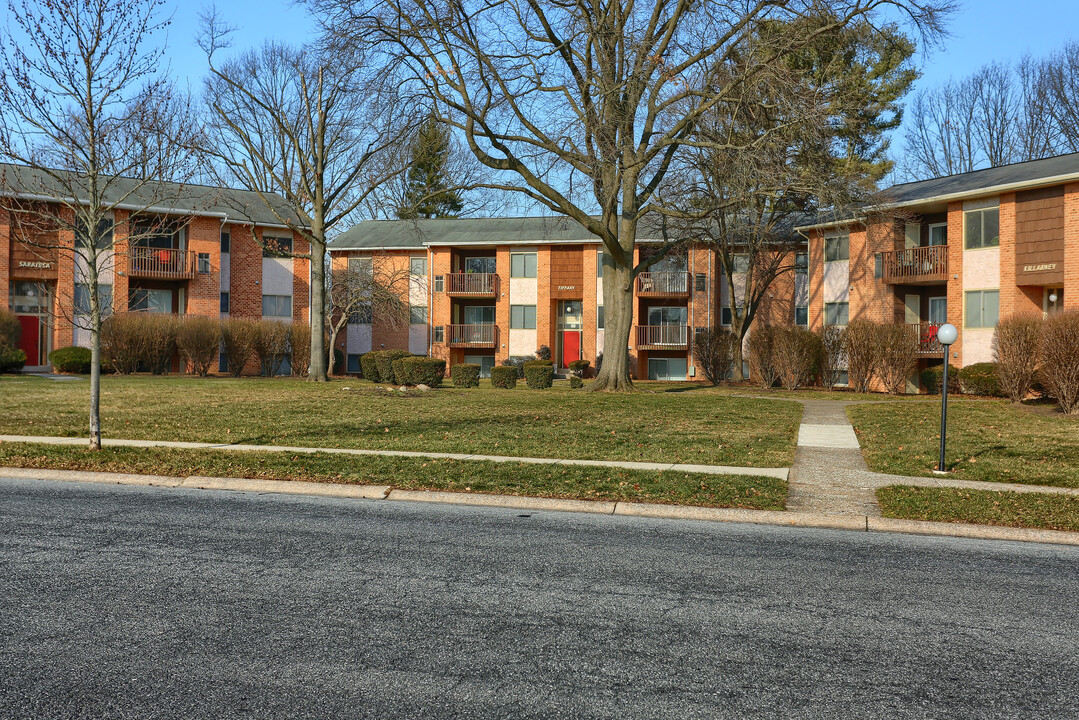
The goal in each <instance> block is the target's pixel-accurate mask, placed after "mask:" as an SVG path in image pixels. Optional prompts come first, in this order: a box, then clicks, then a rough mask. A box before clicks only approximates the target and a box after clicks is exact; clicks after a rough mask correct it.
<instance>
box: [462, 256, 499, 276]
mask: <svg viewBox="0 0 1079 720" xmlns="http://www.w3.org/2000/svg"><path fill="white" fill-rule="evenodd" d="M465 272H466V273H487V274H488V275H494V274H495V273H496V272H498V271H497V270H496V269H495V259H494V258H493V257H470V258H465Z"/></svg>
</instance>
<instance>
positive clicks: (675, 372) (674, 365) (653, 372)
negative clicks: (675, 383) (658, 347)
mask: <svg viewBox="0 0 1079 720" xmlns="http://www.w3.org/2000/svg"><path fill="white" fill-rule="evenodd" d="M687 367H688V362H687V360H686V358H648V379H649V380H685V379H687V373H686V370H687Z"/></svg>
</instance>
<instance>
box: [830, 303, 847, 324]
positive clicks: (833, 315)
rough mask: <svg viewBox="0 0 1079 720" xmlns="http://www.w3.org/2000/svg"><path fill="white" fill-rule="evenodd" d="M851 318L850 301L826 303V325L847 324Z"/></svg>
mask: <svg viewBox="0 0 1079 720" xmlns="http://www.w3.org/2000/svg"><path fill="white" fill-rule="evenodd" d="M849 319H850V303H845V302H831V303H824V324H825V325H840V326H842V325H846V324H847V322H848V321H849Z"/></svg>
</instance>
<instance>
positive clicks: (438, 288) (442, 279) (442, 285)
mask: <svg viewBox="0 0 1079 720" xmlns="http://www.w3.org/2000/svg"><path fill="white" fill-rule="evenodd" d="M445 291H446V276H445V275H435V292H437V293H440V292H445Z"/></svg>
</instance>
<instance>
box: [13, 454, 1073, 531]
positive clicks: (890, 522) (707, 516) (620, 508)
mask: <svg viewBox="0 0 1079 720" xmlns="http://www.w3.org/2000/svg"><path fill="white" fill-rule="evenodd" d="M0 478H11V479H22V480H45V481H60V482H84V483H86V482H89V483H103V484H111V485H143V486H149V487H166V488H177V487H179V488H186V489H197V490H232V491H239V492H256V493H278V494H289V495H315V496H322V497H337V498H353V499H364V500H390V501H397V502H427V503H443V504H453V505H472V506H480V507H501V508H509V509H515V510H536V511H551V512H583V513H592V514H598V515H623V516H632V517H644V518H654V519H660V520H697V521H703V522H726V523H745V524H755V525H781V526H786V527H802V528H820V529H829V530H854V531H860V532H865V533H898V534H906V535H923V536H929V535H931V536H937V537H957V538H968V539H976V540H1009V541H1014V542H1032V543H1044V544H1050V545H1073V546H1079V533H1074V532H1064V531H1060V530H1038V529H1031V528H1013V527H999V526H994V525H973V524H971V525H968V524H964V523H936V522H925V521H921V520H896V519H891V518H879V517H869V516H866V515H826V514H824V513H805V512H787V511H782V510H745V509H739V508H709V507H696V506H688V505H658V504H656V505H653V504H650V503H634V502H621V501H619V502H611V501H597V500H561V499H557V498H535V497H523V496H519V495H491V494H486V493H457V492H443V491H431V490H395V489H392V488H391V487H390V486H388V485H346V484H335V483H318V482H308V481H302V480H258V479H246V478H217V477H203V476H198V475H192V476H190V477H171V476H164V475H136V474H129V473H106V472H83V471H80V470H48V469H42V470H37V469H32V468H7V467H0Z"/></svg>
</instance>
